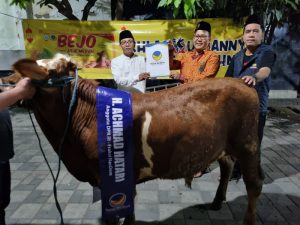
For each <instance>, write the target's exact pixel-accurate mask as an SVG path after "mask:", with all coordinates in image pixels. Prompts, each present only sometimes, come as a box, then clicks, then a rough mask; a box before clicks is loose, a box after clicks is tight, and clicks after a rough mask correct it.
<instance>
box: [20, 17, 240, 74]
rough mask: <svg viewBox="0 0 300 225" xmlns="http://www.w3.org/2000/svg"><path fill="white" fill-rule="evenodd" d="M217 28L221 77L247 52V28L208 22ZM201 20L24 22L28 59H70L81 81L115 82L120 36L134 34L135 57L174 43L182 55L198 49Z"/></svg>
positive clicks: (215, 37)
mask: <svg viewBox="0 0 300 225" xmlns="http://www.w3.org/2000/svg"><path fill="white" fill-rule="evenodd" d="M203 20H205V21H207V22H209V23H210V24H211V26H212V32H211V43H210V47H211V49H212V50H213V51H216V52H217V53H218V54H219V55H220V60H221V67H220V70H219V73H218V77H222V76H224V74H225V71H226V69H227V66H228V64H229V62H230V60H231V58H232V56H233V54H235V53H236V52H237V51H239V50H240V49H241V48H242V46H243V43H242V40H241V37H242V28H241V27H239V26H236V25H235V24H234V23H233V21H232V20H231V19H224V18H218V19H203ZM198 21H199V20H146V21H70V20H68V21H67V20H23V30H24V37H25V48H26V56H27V57H30V58H34V59H45V58H51V57H53V56H54V55H55V54H56V53H63V54H68V55H70V56H71V57H72V58H73V59H74V60H75V61H76V62H77V64H78V66H79V68H81V69H80V70H79V75H80V76H81V77H84V78H90V79H111V78H112V75H111V70H110V61H111V59H112V58H114V57H116V56H118V55H120V54H122V50H121V48H120V46H119V33H120V32H121V31H122V30H124V29H128V30H131V32H132V33H133V36H134V38H135V41H136V45H135V51H136V52H137V53H138V54H140V55H145V45H146V44H149V43H155V42H162V41H165V40H169V39H170V40H172V41H173V44H174V46H175V50H176V52H183V51H187V50H191V49H192V48H193V44H192V38H193V33H194V29H195V25H196V24H197V22H198Z"/></svg>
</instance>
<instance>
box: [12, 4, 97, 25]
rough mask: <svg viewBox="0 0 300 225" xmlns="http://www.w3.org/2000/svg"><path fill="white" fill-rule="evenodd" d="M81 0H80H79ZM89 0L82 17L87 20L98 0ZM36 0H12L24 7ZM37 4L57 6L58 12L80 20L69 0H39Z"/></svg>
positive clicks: (50, 6) (71, 18)
mask: <svg viewBox="0 0 300 225" xmlns="http://www.w3.org/2000/svg"><path fill="white" fill-rule="evenodd" d="M77 1H79V0H77ZM85 1H87V3H86V5H85V6H84V8H83V10H82V12H83V13H82V18H81V20H87V19H88V16H89V13H90V10H91V8H92V7H94V6H95V3H96V1H97V0H85ZM33 2H35V1H34V0H11V4H15V5H17V6H19V7H21V8H23V9H26V8H27V6H28V5H29V4H31V3H33ZM37 4H39V5H40V7H42V6H48V7H49V8H51V9H53V7H55V8H57V10H58V12H59V13H60V14H62V15H64V16H65V17H66V18H68V19H69V20H79V18H77V17H76V16H75V15H74V14H73V9H72V6H71V4H70V2H69V0H61V1H59V0H38V1H37Z"/></svg>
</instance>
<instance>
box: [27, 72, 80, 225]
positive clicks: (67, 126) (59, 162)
mask: <svg viewBox="0 0 300 225" xmlns="http://www.w3.org/2000/svg"><path fill="white" fill-rule="evenodd" d="M72 79H74V78H73V77H72ZM66 80H67V82H63V83H64V86H65V85H66V84H67V83H69V82H70V81H71V79H70V78H69V77H68V79H66ZM59 86H61V85H59ZM77 86H78V71H77V70H76V76H75V81H74V87H73V92H72V97H71V101H70V104H69V108H68V117H67V123H66V127H65V130H64V134H63V137H62V139H61V142H60V145H59V148H58V167H57V173H56V176H54V174H53V171H52V169H51V167H50V164H49V162H48V160H47V158H46V155H45V152H44V150H43V148H42V144H41V140H40V138H39V135H38V133H37V130H36V127H35V125H34V122H33V119H32V117H31V114H30V111H29V109H28V114H29V117H30V120H31V123H32V126H33V129H34V132H35V134H36V136H37V139H38V143H39V147H40V149H41V152H42V155H43V157H44V159H45V161H46V164H47V166H48V168H49V171H50V173H51V176H52V179H53V183H54V184H53V195H54V199H55V205H56V208H57V210H58V212H59V215H60V224H61V225H64V219H63V213H62V210H61V207H60V204H59V202H58V199H57V181H58V178H59V174H60V169H61V157H62V148H63V144H64V142H65V139H66V137H67V134H68V130H69V127H70V124H71V118H72V112H73V109H74V106H75V103H76V97H77ZM52 87H54V86H52ZM56 87H57V86H56Z"/></svg>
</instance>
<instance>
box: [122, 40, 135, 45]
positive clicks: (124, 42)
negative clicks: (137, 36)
mask: <svg viewBox="0 0 300 225" xmlns="http://www.w3.org/2000/svg"><path fill="white" fill-rule="evenodd" d="M133 42H134V41H133V40H126V41H125V40H123V41H121V45H126V44H129V45H131V44H132V43H133Z"/></svg>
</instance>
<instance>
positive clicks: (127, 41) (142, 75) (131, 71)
mask: <svg viewBox="0 0 300 225" xmlns="http://www.w3.org/2000/svg"><path fill="white" fill-rule="evenodd" d="M119 42H120V47H121V48H122V50H123V54H122V55H120V56H118V57H116V58H113V59H112V61H111V71H112V74H113V77H114V80H115V82H116V83H117V85H118V89H120V90H125V91H129V92H142V93H144V92H145V90H146V79H148V78H149V77H150V74H149V73H146V72H145V71H146V62H145V58H144V57H142V56H138V55H136V54H135V53H134V47H135V41H134V38H133V35H132V33H131V32H130V31H129V30H123V31H122V32H121V33H120V37H119Z"/></svg>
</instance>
